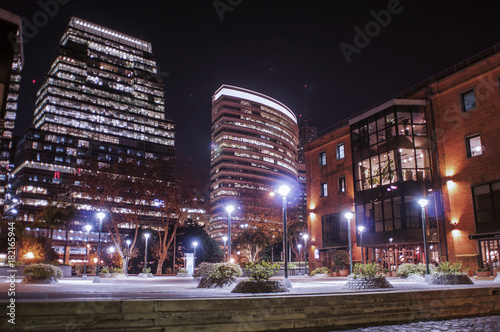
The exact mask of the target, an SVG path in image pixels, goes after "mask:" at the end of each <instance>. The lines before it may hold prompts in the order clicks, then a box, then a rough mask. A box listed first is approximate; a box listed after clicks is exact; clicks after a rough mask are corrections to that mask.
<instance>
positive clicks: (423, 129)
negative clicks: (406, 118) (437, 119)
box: [413, 125, 427, 136]
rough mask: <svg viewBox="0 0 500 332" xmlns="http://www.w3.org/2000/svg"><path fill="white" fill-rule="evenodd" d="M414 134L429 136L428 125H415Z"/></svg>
mask: <svg viewBox="0 0 500 332" xmlns="http://www.w3.org/2000/svg"><path fill="white" fill-rule="evenodd" d="M413 135H415V136H427V126H425V125H413Z"/></svg>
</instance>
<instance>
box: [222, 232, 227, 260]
mask: <svg viewBox="0 0 500 332" xmlns="http://www.w3.org/2000/svg"><path fill="white" fill-rule="evenodd" d="M222 241H224V262H225V261H226V260H227V259H226V241H227V236H223V237H222Z"/></svg>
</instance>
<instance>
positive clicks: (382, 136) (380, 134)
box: [378, 129, 387, 142]
mask: <svg viewBox="0 0 500 332" xmlns="http://www.w3.org/2000/svg"><path fill="white" fill-rule="evenodd" d="M386 138H387V134H386V133H385V129H383V130H381V131H379V132H378V141H379V142H383V141H385V140H386Z"/></svg>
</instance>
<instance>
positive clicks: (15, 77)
mask: <svg viewBox="0 0 500 332" xmlns="http://www.w3.org/2000/svg"><path fill="white" fill-rule="evenodd" d="M22 66H23V52H22V33H21V18H20V17H19V16H17V15H14V14H12V13H9V12H7V11H5V10H3V9H0V207H1V208H2V210H3V206H4V203H5V189H6V185H7V179H8V175H9V172H10V171H11V170H12V166H13V153H12V131H13V130H14V121H15V119H16V115H17V102H18V98H19V85H20V82H21V75H20V73H21V69H22ZM8 199H10V198H8Z"/></svg>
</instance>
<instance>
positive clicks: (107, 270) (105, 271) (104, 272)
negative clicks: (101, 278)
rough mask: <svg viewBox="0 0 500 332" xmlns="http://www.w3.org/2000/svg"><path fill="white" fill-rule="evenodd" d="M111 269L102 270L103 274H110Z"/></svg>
mask: <svg viewBox="0 0 500 332" xmlns="http://www.w3.org/2000/svg"><path fill="white" fill-rule="evenodd" d="M108 273H109V269H108V268H107V267H105V268H102V269H101V274H108Z"/></svg>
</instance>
